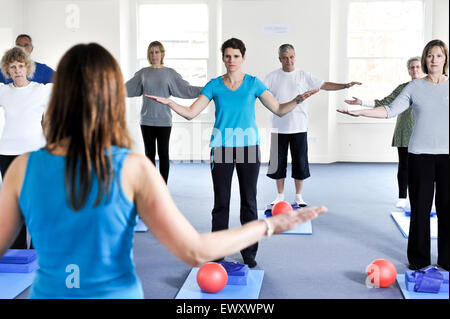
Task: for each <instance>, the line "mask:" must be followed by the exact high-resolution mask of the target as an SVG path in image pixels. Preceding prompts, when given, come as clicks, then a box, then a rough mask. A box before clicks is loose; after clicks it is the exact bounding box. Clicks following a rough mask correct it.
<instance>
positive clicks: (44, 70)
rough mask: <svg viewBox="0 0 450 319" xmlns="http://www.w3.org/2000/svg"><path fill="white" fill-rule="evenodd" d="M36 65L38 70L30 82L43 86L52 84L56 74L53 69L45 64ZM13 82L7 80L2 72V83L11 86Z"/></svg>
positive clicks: (0, 73)
mask: <svg viewBox="0 0 450 319" xmlns="http://www.w3.org/2000/svg"><path fill="white" fill-rule="evenodd" d="M34 64H35V65H36V70H35V71H34V74H33V77H31V78H28V80H30V81H33V82H37V83H42V84H47V83H51V82H52V79H53V73H54V71H53V69H52V68H51V67H49V66H47V65H46V64H43V63H39V62H34ZM12 81H13V80H12V79H11V78H6V76H5V75H4V74H3V73H2V72H1V71H0V83H5V84H9V83H12Z"/></svg>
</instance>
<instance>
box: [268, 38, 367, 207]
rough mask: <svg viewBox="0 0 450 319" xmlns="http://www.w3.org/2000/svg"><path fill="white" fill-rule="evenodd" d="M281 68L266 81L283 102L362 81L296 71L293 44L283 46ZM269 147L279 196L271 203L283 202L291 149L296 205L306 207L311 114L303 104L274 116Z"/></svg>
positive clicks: (271, 171) (280, 49)
mask: <svg viewBox="0 0 450 319" xmlns="http://www.w3.org/2000/svg"><path fill="white" fill-rule="evenodd" d="M278 54H279V59H280V62H281V66H282V67H281V69H277V70H275V71H273V72H271V73H269V74H268V75H267V76H266V78H265V79H264V83H265V84H266V86H267V88H268V89H269V91H270V92H271V93H272V95H273V96H274V97H275V98H276V99H277V100H278V101H279V102H280V103H285V102H287V101H290V100H292V99H293V98H294V97H295V96H297V95H298V94H301V93H304V92H307V91H310V90H315V89H321V90H326V91H336V90H342V89H347V88H350V87H352V86H353V85H355V84H358V85H361V83H359V82H350V83H346V84H339V83H333V82H325V81H323V80H321V79H318V78H316V77H314V76H312V75H311V73H309V72H305V71H302V70H299V69H296V68H295V49H294V47H293V46H292V45H291V44H283V45H281V46H280V48H279V50H278ZM272 128H273V129H272V135H271V147H270V162H269V167H268V172H267V176H268V177H270V178H272V179H275V180H276V185H277V191H278V195H277V197H276V198H275V200H274V201H273V202H272V203H271V204H276V203H277V202H279V201H282V200H284V180H285V178H286V168H287V154H288V148H289V146H290V149H291V156H292V178H293V179H294V183H295V203H296V204H297V205H299V206H301V207H303V206H307V203H306V202H305V201H304V200H303V198H302V195H301V192H302V188H303V180H305V179H306V178H308V177H309V176H310V173H309V163H308V143H307V130H308V113H307V101H304V102H302V103H300V104H298V106H297V107H296V108H295V109H294V110H292V111H291V112H289V113H288V114H286V115H285V116H283V117H279V116H277V115H273V121H272Z"/></svg>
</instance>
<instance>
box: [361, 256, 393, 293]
mask: <svg viewBox="0 0 450 319" xmlns="http://www.w3.org/2000/svg"><path fill="white" fill-rule="evenodd" d="M366 272H367V281H368V283H370V284H371V285H373V286H375V287H377V288H387V287H389V286H390V285H392V284H393V283H394V282H395V280H396V279H397V269H395V266H394V265H393V264H392V263H391V262H390V261H389V260H386V259H376V260H374V261H372V263H371V264H370V265H369V266H367V269H366Z"/></svg>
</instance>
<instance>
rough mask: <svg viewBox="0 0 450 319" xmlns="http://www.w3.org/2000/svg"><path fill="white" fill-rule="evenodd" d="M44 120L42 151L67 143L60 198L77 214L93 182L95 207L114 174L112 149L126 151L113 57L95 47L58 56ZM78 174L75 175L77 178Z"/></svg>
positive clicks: (119, 85)
mask: <svg viewBox="0 0 450 319" xmlns="http://www.w3.org/2000/svg"><path fill="white" fill-rule="evenodd" d="M53 82H54V86H53V92H52V96H51V99H50V103H49V106H48V109H47V112H46V114H45V118H44V133H45V136H46V139H47V148H48V149H49V150H50V151H51V150H53V149H54V148H55V147H56V146H58V145H62V144H63V143H65V142H67V155H66V163H65V185H66V197H67V199H68V202H69V203H70V205H71V206H72V208H73V209H74V210H75V211H77V210H79V209H81V208H82V207H83V206H84V204H85V202H86V200H87V197H88V195H89V193H90V191H91V186H92V181H93V174H94V173H95V174H96V176H97V179H98V193H97V199H96V202H95V206H97V205H98V204H99V203H100V202H101V201H102V199H103V197H104V195H105V194H106V195H107V196H109V190H110V187H111V184H112V181H113V176H114V171H113V167H112V159H111V154H110V152H109V150H110V147H111V146H112V145H116V146H119V147H126V148H130V146H131V138H130V136H129V133H128V130H127V125H126V117H125V115H126V113H125V112H126V111H125V96H126V88H125V86H124V84H123V83H124V81H123V77H122V73H121V71H120V67H119V65H118V63H117V61H116V60H115V59H114V57H113V56H112V55H111V54H110V53H109V52H108V51H107V50H106V49H105V48H103V47H102V46H100V45H98V44H96V43H89V44H79V45H76V46H74V47H72V48H71V49H70V50H69V51H67V52H66V53H65V54H64V56H63V57H62V59H61V61H60V62H59V64H58V67H57V70H56V72H55V76H54V79H53ZM77 173H79V174H77Z"/></svg>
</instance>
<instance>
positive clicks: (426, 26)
mask: <svg viewBox="0 0 450 319" xmlns="http://www.w3.org/2000/svg"><path fill="white" fill-rule="evenodd" d="M386 1H387V0H344V1H342V3H341V6H340V7H339V8H338V10H340V12H339V13H338V14H340V15H342V16H343V17H345V18H344V19H342V20H341V25H340V28H341V29H342V30H343V31H344V32H342V34H341V36H340V39H339V40H340V41H339V43H341V45H340V46H339V51H340V53H338V55H340V56H341V57H343V63H342V64H341V66H340V67H338V70H339V73H340V74H342V75H343V78H345V79H347V80H348V81H360V79H350V61H351V60H358V59H359V60H369V59H370V60H377V59H383V60H389V59H392V60H395V59H405V57H403V56H386V57H384V56H372V57H370V56H367V57H355V56H352V57H349V56H348V52H347V49H348V40H349V32H350V30H349V23H348V20H349V13H350V3H356V2H386ZM397 1H403V0H397ZM415 1H421V2H422V3H423V16H422V22H423V43H422V47H423V46H424V45H425V44H426V43H427V42H428V41H430V40H431V34H432V32H431V31H432V9H433V0H415ZM420 54H421V52H418V55H420ZM407 58H409V56H408V57H407ZM407 58H406V59H407ZM406 71H407V70H406V67H405V72H406ZM400 84H401V83H393V84H392V90H391V91H389V92H386V95H384V96H380V97H377V98H379V99H381V98H383V97H385V96H387V95H389V94H390V93H391V92H392V91H393V90H394V89H395V88H396V87H397V86H398V85H400ZM362 85H363V86H364V85H365V83H363V84H362ZM367 89H370V88H367ZM352 96H353V95H352V93H351V89H350V90H345V92H340V93H339V94H338V98H337V100H338V101H342V102H339V104H340V105H338V106H337V107H338V108H341V107H342V104H344V105H346V104H345V102H343V101H344V99H351V97H352ZM395 122H396V117H394V118H391V119H373V118H366V117H349V116H344V115H340V116H338V117H337V123H339V124H365V123H367V124H378V125H386V124H389V125H392V123H395Z"/></svg>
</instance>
